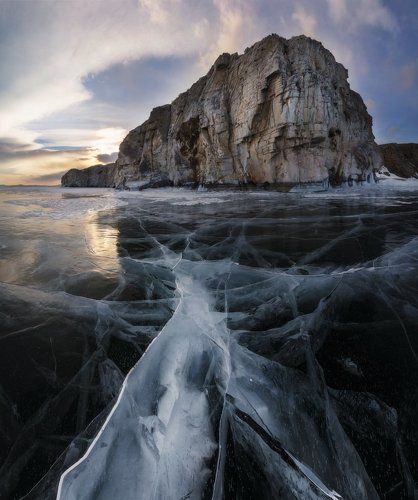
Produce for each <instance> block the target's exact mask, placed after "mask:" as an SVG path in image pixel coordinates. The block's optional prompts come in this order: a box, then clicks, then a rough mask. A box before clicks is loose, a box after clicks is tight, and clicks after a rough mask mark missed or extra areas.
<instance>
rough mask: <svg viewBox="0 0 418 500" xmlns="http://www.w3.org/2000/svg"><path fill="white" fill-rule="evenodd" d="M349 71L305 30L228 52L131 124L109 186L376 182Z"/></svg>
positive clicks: (371, 147)
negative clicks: (167, 100) (175, 94)
mask: <svg viewBox="0 0 418 500" xmlns="http://www.w3.org/2000/svg"><path fill="white" fill-rule="evenodd" d="M347 77H348V74H347V70H346V69H345V68H344V67H343V66H342V65H341V64H339V63H337V62H336V61H335V59H334V57H333V55H332V54H331V53H330V52H329V51H328V50H326V49H325V48H324V47H323V45H322V44H321V43H319V42H317V41H315V40H312V39H310V38H307V37H305V36H298V37H294V38H291V39H290V40H286V39H284V38H282V37H280V36H278V35H274V34H273V35H270V36H268V37H266V38H264V39H263V40H261V41H260V42H258V43H256V44H255V45H253V46H252V47H250V48H248V49H246V50H245V52H244V54H242V55H238V54H222V55H220V56H219V57H218V59H217V60H216V61H215V63H214V65H213V66H212V68H211V69H210V70H209V72H208V74H207V75H206V76H204V77H202V78H201V79H199V80H198V81H197V82H196V83H195V84H194V85H192V87H191V88H190V89H189V90H188V91H186V92H184V93H182V94H180V95H179V96H178V97H177V99H175V100H174V101H173V102H172V103H171V104H169V105H166V106H161V107H158V108H155V109H154V110H153V111H152V112H151V115H150V117H149V119H148V120H147V121H146V122H145V123H143V124H142V125H140V126H139V127H137V128H135V129H134V130H132V131H131V132H129V134H128V135H127V136H126V138H125V139H124V140H123V142H122V143H121V145H120V150H119V156H118V159H117V161H116V164H115V166H114V167H112V173H113V175H111V176H109V177H108V178H107V182H108V185H109V186H115V187H123V186H125V185H127V186H129V185H136V186H138V187H147V186H152V187H156V186H161V185H175V186H177V185H184V184H194V185H200V184H203V185H218V184H223V185H241V184H266V183H268V184H273V185H281V184H288V185H292V184H298V183H311V182H328V181H330V182H331V183H335V184H338V183H341V182H343V181H348V182H351V181H361V180H370V179H371V178H372V174H373V171H374V170H375V169H378V168H379V167H380V164H381V161H380V154H379V151H378V148H377V146H376V144H375V142H374V136H373V133H372V118H371V117H370V115H369V114H368V113H367V109H366V106H365V105H364V103H363V100H362V99H361V97H360V96H359V95H358V94H357V93H356V92H354V91H352V90H351V89H350V86H349V84H348V82H347ZM63 184H64V185H68V184H66V183H65V182H64V179H63Z"/></svg>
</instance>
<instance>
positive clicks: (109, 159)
mask: <svg viewBox="0 0 418 500" xmlns="http://www.w3.org/2000/svg"><path fill="white" fill-rule="evenodd" d="M96 158H97V161H98V162H99V163H114V162H115V161H116V160H117V159H118V152H117V151H115V152H113V153H111V154H110V155H109V154H101V155H97V156H96Z"/></svg>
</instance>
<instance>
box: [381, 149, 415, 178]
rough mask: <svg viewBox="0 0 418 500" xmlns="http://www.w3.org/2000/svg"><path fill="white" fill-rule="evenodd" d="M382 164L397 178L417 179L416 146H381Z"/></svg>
mask: <svg viewBox="0 0 418 500" xmlns="http://www.w3.org/2000/svg"><path fill="white" fill-rule="evenodd" d="M379 148H380V151H381V153H382V156H383V163H384V165H385V167H386V168H387V169H388V170H389V172H391V173H393V174H395V175H397V176H399V177H405V178H408V177H418V144H412V143H410V144H395V143H392V144H382V145H380V146H379Z"/></svg>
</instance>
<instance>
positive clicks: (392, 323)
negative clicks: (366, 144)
mask: <svg viewBox="0 0 418 500" xmlns="http://www.w3.org/2000/svg"><path fill="white" fill-rule="evenodd" d="M381 184H383V185H379V186H374V187H360V188H353V189H347V190H335V191H331V192H325V193H313V192H306V193H289V194H284V193H276V192H258V191H257V192H254V191H253V192H242V191H215V192H211V191H206V192H199V191H189V190H184V189H160V190H149V191H143V192H116V191H112V190H107V189H62V188H33V187H32V188H29V187H28V188H0V347H1V348H0V498H2V499H3V498H4V499H18V498H26V499H39V500H49V499H55V498H58V499H59V500H76V499H77V500H83V499H89V500H93V499H94V500H96V499H103V500H116V499H123V500H134V499H135V500H137V499H141V500H142V499H143V500H151V499H153V500H157V499H158V500H160V499H164V500H166V499H173V500H174V499H175V500H180V499H215V500H218V499H228V500H229V499H259V498H260V499H270V498H272V499H273V498H274V499H275V498H277V499H279V498H280V499H301V498H303V499H334V500H336V499H339V498H343V499H352V500H361V499H378V498H385V499H393V500H395V499H407V498H414V496H413V495H417V486H416V485H417V482H418V474H417V470H418V452H417V450H418V428H417V422H418V389H417V386H418V385H417V382H418V354H417V353H418V225H417V222H418V183H417V182H414V181H406V182H395V181H392V180H390V181H387V182H386V183H385V182H383V183H381Z"/></svg>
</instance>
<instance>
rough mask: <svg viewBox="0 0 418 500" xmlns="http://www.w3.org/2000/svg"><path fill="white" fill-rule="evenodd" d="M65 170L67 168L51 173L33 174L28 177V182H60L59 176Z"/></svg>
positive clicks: (43, 183)
mask: <svg viewBox="0 0 418 500" xmlns="http://www.w3.org/2000/svg"><path fill="white" fill-rule="evenodd" d="M66 172H67V170H61V171H60V172H54V173H52V174H43V175H35V176H33V177H29V179H28V180H29V182H30V184H42V185H45V184H60V182H61V177H62V176H63V175H64V174H65V173H66Z"/></svg>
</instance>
